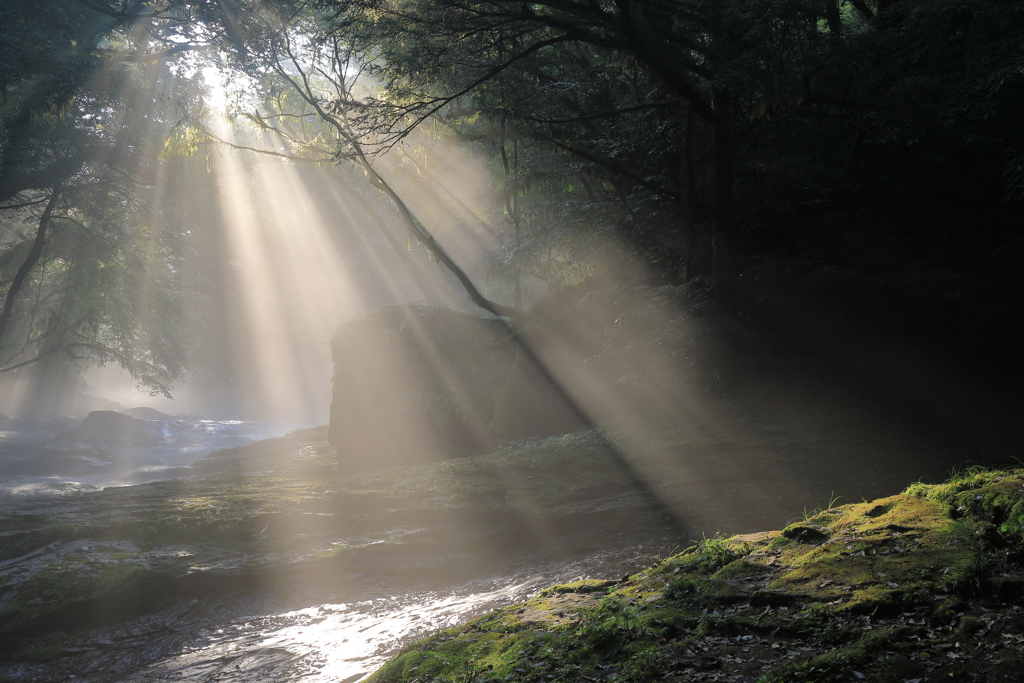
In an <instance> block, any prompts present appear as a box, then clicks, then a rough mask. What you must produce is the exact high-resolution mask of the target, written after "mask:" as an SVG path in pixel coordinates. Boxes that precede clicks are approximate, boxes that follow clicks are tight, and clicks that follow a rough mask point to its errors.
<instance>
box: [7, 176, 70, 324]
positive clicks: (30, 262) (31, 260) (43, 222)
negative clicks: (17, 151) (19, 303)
mask: <svg viewBox="0 0 1024 683" xmlns="http://www.w3.org/2000/svg"><path fill="white" fill-rule="evenodd" d="M60 194H61V188H59V187H55V188H53V194H51V195H50V200H49V201H48V202H47V203H46V208H45V209H43V215H42V216H41V217H40V218H39V227H38V228H37V229H36V239H35V242H33V243H32V248H31V249H30V250H29V252H28V256H26V257H25V260H24V261H23V262H22V264H21V267H20V268H18V272H17V273H15V274H14V279H13V280H11V286H10V288H8V290H7V294H6V296H4V307H3V310H2V311H0V341H3V340H4V337H5V335H6V334H7V328H8V327H10V325H11V319H12V318H13V317H14V300H15V299H16V298H17V297H18V293H19V292H21V288H22V286H24V284H25V279H26V278H27V277H28V274H29V273H30V272H31V271H32V269H33V268H34V267H35V265H36V263H38V262H39V258H40V257H41V256H42V255H43V247H45V246H46V230H47V228H49V227H50V219H51V217H52V216H53V209H54V207H55V206H56V205H57V199H58V198H59V197H60Z"/></svg>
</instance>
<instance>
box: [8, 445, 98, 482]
mask: <svg viewBox="0 0 1024 683" xmlns="http://www.w3.org/2000/svg"><path fill="white" fill-rule="evenodd" d="M113 465H114V461H113V459H112V458H111V457H110V454H109V453H107V452H105V451H102V450H100V449H98V448H78V449H74V450H70V451H43V452H42V453H38V454H37V455H34V456H32V457H30V458H25V459H23V460H17V461H15V462H9V463H5V464H3V465H2V466H0V474H2V475H5V476H19V475H20V476H32V477H52V476H58V475H63V476H71V477H81V476H88V475H90V474H98V473H100V472H104V471H106V470H108V469H110V468H111V467H113Z"/></svg>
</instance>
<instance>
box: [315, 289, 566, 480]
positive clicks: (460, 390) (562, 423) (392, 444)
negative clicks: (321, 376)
mask: <svg viewBox="0 0 1024 683" xmlns="http://www.w3.org/2000/svg"><path fill="white" fill-rule="evenodd" d="M332 351H333V354H334V367H335V372H334V398H333V401H332V404H331V422H330V429H329V432H328V440H329V441H330V444H331V445H332V446H333V447H334V448H335V449H336V450H337V451H338V460H339V462H340V463H341V464H342V465H345V466H346V467H355V468H378V467H386V466H391V465H400V464H401V465H404V464H416V463H423V462H431V461H437V460H444V459H448V458H453V457H459V456H462V455H467V454H469V453H472V452H479V451H481V450H485V449H488V448H491V447H493V446H495V445H498V444H501V443H504V442H506V441H509V440H514V439H520V438H525V437H528V436H539V435H550V434H560V433H564V432H568V431H572V430H573V429H576V428H578V427H579V426H580V425H581V424H582V423H581V420H580V419H578V418H577V417H575V413H574V411H573V410H572V409H571V408H570V407H569V406H567V405H565V402H564V401H562V400H561V399H560V398H559V396H558V394H557V392H556V391H555V390H554V389H553V387H551V386H550V385H549V384H546V382H545V380H544V378H543V374H542V373H541V372H540V371H539V370H538V369H537V368H536V367H533V366H532V365H531V364H530V362H529V361H527V360H526V359H525V358H524V357H523V356H522V354H517V351H516V346H515V343H514V342H513V341H511V340H510V339H509V334H508V331H507V329H506V328H505V326H504V325H503V324H502V323H501V322H500V321H499V320H496V319H487V318H482V317H479V316H475V315H469V314H466V313H460V312H458V311H454V310H451V309H448V308H441V307H429V306H388V307H387V308H384V309H383V310H381V311H378V312H377V313H375V314H373V315H371V316H367V317H366V318H362V319H360V320H356V321H353V322H350V323H347V324H346V325H343V326H342V328H341V329H340V330H339V331H338V334H337V335H336V336H335V338H334V341H333V344H332Z"/></svg>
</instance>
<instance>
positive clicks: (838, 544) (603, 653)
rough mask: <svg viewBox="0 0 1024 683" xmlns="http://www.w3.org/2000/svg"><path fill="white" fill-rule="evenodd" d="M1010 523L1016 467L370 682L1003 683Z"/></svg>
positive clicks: (414, 655) (774, 540) (832, 518)
mask: <svg viewBox="0 0 1024 683" xmlns="http://www.w3.org/2000/svg"><path fill="white" fill-rule="evenodd" d="M1021 510H1024V471H1021V470H1015V471H1003V472H977V471H976V472H971V473H968V475H966V476H961V477H959V478H956V479H954V481H951V482H948V483H946V484H942V485H937V486H926V485H922V484H916V485H914V486H912V487H910V488H909V489H908V490H907V491H906V492H904V493H903V494H900V495H896V496H891V497H888V498H884V499H881V500H876V501H871V502H864V503H858V504H853V505H844V506H842V507H837V508H833V509H830V510H826V511H823V512H818V513H817V514H814V515H812V516H810V517H809V518H808V519H806V520H804V521H802V522H799V523H796V524H793V525H791V526H789V527H787V528H786V529H785V530H782V531H776V532H766V533H761V534H749V535H746V536H737V537H733V538H717V537H716V538H712V539H705V540H704V541H703V542H701V543H699V544H696V545H695V546H693V547H691V548H689V549H687V550H686V551H684V552H683V553H680V554H678V555H675V556H673V557H670V558H668V559H666V560H664V561H662V562H659V563H658V564H656V565H654V566H653V567H651V568H649V569H648V570H646V571H643V572H641V573H639V574H636V575H634V576H631V577H627V578H626V579H623V580H622V581H618V582H610V581H605V582H599V581H587V582H579V583H575V584H567V585H562V586H555V587H552V588H549V589H547V590H545V591H543V592H541V593H540V594H538V596H537V597H536V598H534V599H532V600H529V601H527V602H525V603H521V604H518V605H512V606H509V607H506V608H503V609H501V610H498V611H496V612H493V613H491V614H489V615H486V616H484V617H481V618H479V619H476V620H475V621H472V622H470V623H469V624H466V625H465V626H462V627H459V628H455V629H448V630H446V631H442V632H439V633H436V634H433V635H431V636H429V637H427V638H425V639H423V640H421V641H418V642H416V643H413V644H411V645H409V646H408V647H406V648H405V649H404V650H403V651H402V652H401V653H400V654H398V655H397V656H396V657H395V658H393V659H392V660H391V661H390V662H389V663H388V664H387V665H386V666H384V667H383V668H382V669H381V670H379V671H378V672H377V673H376V674H374V676H373V677H372V679H371V680H372V681H373V682H374V683H406V682H409V683H411V682H412V681H435V680H436V681H524V682H525V681H530V682H539V681H563V680H564V681H579V680H588V681H595V680H597V681H604V680H621V681H650V680H678V681H703V680H736V681H739V680H745V681H746V680H749V681H753V680H757V681H762V682H763V683H769V682H778V683H781V682H783V681H786V682H790V681H819V682H824V681H837V682H838V681H850V680H861V679H863V680H870V681H901V682H902V681H907V680H914V679H920V680H922V681H923V680H944V681H945V680H956V681H969V680H972V681H973V680H986V681H987V680H1017V679H1016V678H1014V676H1016V675H1017V673H1018V672H1016V671H1015V670H1014V669H1013V666H1012V665H1009V664H1008V662H1010V661H1013V660H1014V658H1019V657H1020V656H1021V655H1022V654H1024V635H1017V634H1018V633H1019V632H1020V631H1022V630H1024V627H1022V626H1024V615H1022V613H1021V608H1020V607H1019V606H1018V605H1015V604H1013V603H1005V602H1000V597H1001V596H1005V594H1006V591H1007V590H1008V588H1007V586H1011V585H1012V586H1016V585H1021V583H1022V580H1024V567H1021V565H1020V564H1019V563H1017V562H1015V561H1014V560H1013V558H1015V557H1018V556H1019V550H1020V544H1021V541H1022V540H1024V536H1022V535H1021V533H1020V530H1019V528H1018V526H1017V525H1018V523H1019V520H1018V519H1017V515H1018V511H1021ZM1014 595H1016V593H1014ZM982 602H984V603H985V604H984V606H982V604H981V603H982Z"/></svg>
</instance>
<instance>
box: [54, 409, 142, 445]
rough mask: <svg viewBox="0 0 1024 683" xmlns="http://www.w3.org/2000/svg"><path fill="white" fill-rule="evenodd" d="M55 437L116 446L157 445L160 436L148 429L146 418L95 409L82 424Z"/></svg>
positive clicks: (63, 439) (62, 439)
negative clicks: (139, 418) (141, 418)
mask: <svg viewBox="0 0 1024 683" xmlns="http://www.w3.org/2000/svg"><path fill="white" fill-rule="evenodd" d="M53 438H55V439H59V440H61V441H75V442H78V443H87V444H106V445H114V446H155V445H156V444H158V443H160V437H159V436H157V435H156V434H154V433H153V432H152V431H150V430H149V429H147V426H146V422H145V421H144V420H138V419H136V418H134V417H130V416H128V415H122V414H121V413H116V412H114V411H112V410H94V411H93V412H91V413H89V415H87V416H86V418H85V420H83V421H82V424H81V425H79V426H78V427H75V428H73V429H69V430H67V431H64V432H61V433H59V434H57V435H56V436H55V437H53Z"/></svg>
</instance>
